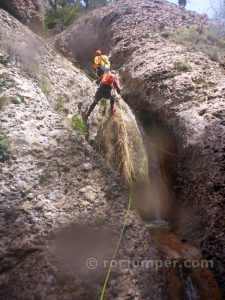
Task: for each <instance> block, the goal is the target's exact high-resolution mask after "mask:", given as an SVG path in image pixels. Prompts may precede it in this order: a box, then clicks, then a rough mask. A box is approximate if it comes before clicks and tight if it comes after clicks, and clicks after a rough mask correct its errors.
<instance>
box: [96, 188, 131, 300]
mask: <svg viewBox="0 0 225 300" xmlns="http://www.w3.org/2000/svg"><path fill="white" fill-rule="evenodd" d="M131 203H132V188H131V190H130V195H129V202H128V206H127V210H126V214H125V217H124V222H123V227H122V229H121V232H120V236H119V239H118V241H117V244H116V248H115V251H114V253H113V256H112V260H115V259H116V256H117V253H118V251H119V248H120V244H121V241H122V238H123V235H124V231H125V228H126V226H127V221H128V216H129V212H130V208H131ZM111 272H112V264H111V263H110V265H109V269H108V272H107V275H106V278H105V281H104V285H103V287H102V292H101V296H100V300H103V299H104V295H105V291H106V287H107V284H108V281H109V277H110V274H111Z"/></svg>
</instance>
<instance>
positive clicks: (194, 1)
mask: <svg viewBox="0 0 225 300" xmlns="http://www.w3.org/2000/svg"><path fill="white" fill-rule="evenodd" d="M167 1H169V2H172V3H176V4H177V3H178V0H167ZM213 2H215V0H214V1H213ZM186 9H189V10H194V11H197V12H198V13H207V15H208V16H209V17H211V16H212V10H211V9H210V0H187V6H186Z"/></svg>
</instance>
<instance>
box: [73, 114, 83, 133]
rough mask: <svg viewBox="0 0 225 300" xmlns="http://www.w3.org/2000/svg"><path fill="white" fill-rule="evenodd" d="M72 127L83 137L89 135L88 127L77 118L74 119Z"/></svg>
mask: <svg viewBox="0 0 225 300" xmlns="http://www.w3.org/2000/svg"><path fill="white" fill-rule="evenodd" d="M72 126H73V128H74V129H76V130H77V131H78V132H79V133H80V134H81V135H86V134H87V126H86V125H85V123H84V121H83V120H82V119H81V118H78V117H75V118H73V119H72Z"/></svg>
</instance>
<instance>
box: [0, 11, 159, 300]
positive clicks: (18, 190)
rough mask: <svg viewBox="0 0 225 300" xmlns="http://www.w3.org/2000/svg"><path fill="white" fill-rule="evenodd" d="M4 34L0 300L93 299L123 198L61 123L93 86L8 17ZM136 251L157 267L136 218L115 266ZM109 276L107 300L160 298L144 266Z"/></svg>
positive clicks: (83, 104)
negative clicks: (5, 151)
mask: <svg viewBox="0 0 225 300" xmlns="http://www.w3.org/2000/svg"><path fill="white" fill-rule="evenodd" d="M0 35H1V50H0V51H1V55H0V103H1V108H0V122H1V126H0V128H1V129H0V134H2V132H3V133H4V134H5V135H6V136H7V139H8V141H9V144H10V146H11V152H12V153H11V159H10V160H9V161H5V162H0V181H1V188H0V298H2V299H6V300H9V299H15V300H16V299H18V300H21V299H34V298H36V299H43V300H45V299H54V300H62V299H68V300H74V299H82V300H85V299H87V300H90V299H92V300H95V299H96V300H97V299H99V295H100V293H101V287H102V282H103V281H104V279H105V276H106V273H107V270H108V268H107V266H108V264H109V260H110V259H111V257H112V255H113V251H114V247H115V245H116V242H117V239H118V236H119V234H120V231H121V227H122V224H123V220H124V215H125V211H126V207H127V202H128V199H129V193H128V188H127V185H126V184H125V182H124V181H123V180H122V179H121V177H119V176H118V173H116V172H115V171H113V170H112V168H111V167H110V166H107V164H106V163H105V161H104V160H103V158H102V157H101V156H100V155H98V154H97V153H96V152H95V151H94V150H93V148H92V147H91V146H90V144H89V143H88V142H87V141H86V139H85V138H84V136H81V135H80V134H78V132H77V131H76V130H74V129H73V128H72V126H71V125H70V123H69V122H68V121H67V118H66V117H67V115H75V116H76V117H81V113H82V112H84V111H85V110H86V109H87V106H88V105H89V104H90V103H91V101H92V99H93V96H94V92H95V89H96V86H95V85H94V84H93V83H92V81H91V80H90V79H89V78H88V77H87V76H86V75H85V74H84V73H83V72H82V71H81V70H79V69H78V68H76V67H75V66H74V65H72V63H71V62H70V61H68V60H67V59H66V58H64V57H63V56H62V55H60V54H59V53H57V52H56V51H54V50H53V49H52V47H51V46H50V45H48V44H47V43H45V42H44V41H43V40H42V39H41V38H40V37H38V36H36V35H35V34H33V33H32V32H31V31H30V30H29V29H28V28H26V27H25V26H23V25H22V24H21V23H20V22H19V21H18V20H16V19H15V18H14V17H12V16H10V15H9V14H8V13H7V12H5V11H4V10H0ZM96 113H97V111H96V112H95V113H94V114H93V115H92V117H91V118H92V119H93V120H92V119H90V122H91V124H93V122H94V119H95V118H94V115H95V114H96ZM96 117H98V116H97V114H96ZM90 126H92V125H90ZM133 249H139V250H138V257H139V256H140V257H144V258H145V257H146V258H148V257H149V258H151V259H159V255H158V253H157V252H156V249H155V247H154V244H153V241H152V240H151V239H150V237H149V232H148V229H147V228H146V227H145V226H143V224H142V221H141V220H140V218H139V216H138V215H137V214H136V213H135V212H131V213H130V216H129V225H128V226H127V228H126V237H124V239H123V245H121V247H120V253H119V255H118V258H119V257H120V258H121V259H124V260H127V261H129V260H130V259H131V260H135V259H136V250H135V251H134V250H133ZM88 258H94V259H97V263H98V265H96V266H95V265H94V266H93V259H92V260H90V261H88ZM104 260H106V261H108V263H107V265H106V266H105V265H104ZM94 263H95V260H94ZM156 273H159V276H158V275H157V277H155V274H156ZM113 274H114V276H113V277H112V280H114V284H113V283H112V284H109V287H108V288H107V293H106V298H107V299H114V295H117V296H118V298H120V299H126V298H127V299H128V298H129V297H133V298H134V297H136V298H137V299H141V298H142V295H143V294H144V293H146V287H145V284H144V282H148V284H149V285H150V287H149V288H148V291H147V292H148V293H150V295H154V297H153V298H152V299H155V300H157V299H161V298H162V290H161V286H162V284H160V286H159V285H158V281H161V275H160V272H159V271H156V270H155V269H151V270H149V269H144V270H143V268H142V267H141V266H140V267H137V268H135V270H132V275H131V274H130V273H129V268H119V267H118V268H115V269H114V270H113ZM124 277H125V278H124ZM87 282H88V284H87ZM117 287H119V288H117ZM159 287H160V288H159Z"/></svg>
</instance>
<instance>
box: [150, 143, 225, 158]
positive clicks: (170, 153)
mask: <svg viewBox="0 0 225 300" xmlns="http://www.w3.org/2000/svg"><path fill="white" fill-rule="evenodd" d="M154 145H155V146H156V148H158V150H159V151H160V152H162V153H165V154H167V155H169V156H171V157H174V158H190V157H193V158H198V157H204V156H208V155H213V154H217V153H225V150H221V151H216V152H215V151H214V152H208V153H205V154H198V155H193V153H192V154H191V153H183V154H182V153H181V154H179V153H176V152H171V151H169V150H166V149H164V148H162V147H161V146H159V145H157V144H154Z"/></svg>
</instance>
